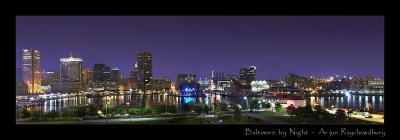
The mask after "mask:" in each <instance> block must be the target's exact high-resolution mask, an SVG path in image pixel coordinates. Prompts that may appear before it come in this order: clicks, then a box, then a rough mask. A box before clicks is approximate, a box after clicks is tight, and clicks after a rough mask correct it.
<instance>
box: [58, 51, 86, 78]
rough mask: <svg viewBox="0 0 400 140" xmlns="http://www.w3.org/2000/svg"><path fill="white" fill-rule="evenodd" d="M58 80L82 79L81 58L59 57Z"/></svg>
mask: <svg viewBox="0 0 400 140" xmlns="http://www.w3.org/2000/svg"><path fill="white" fill-rule="evenodd" d="M60 80H61V81H60V82H61V83H68V82H81V80H82V59H81V58H77V57H73V56H70V57H68V58H60Z"/></svg>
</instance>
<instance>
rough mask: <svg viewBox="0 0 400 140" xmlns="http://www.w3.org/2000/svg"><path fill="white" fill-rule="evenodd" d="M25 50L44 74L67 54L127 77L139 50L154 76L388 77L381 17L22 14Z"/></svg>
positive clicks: (19, 32)
mask: <svg viewBox="0 0 400 140" xmlns="http://www.w3.org/2000/svg"><path fill="white" fill-rule="evenodd" d="M16 45H17V46H16V65H17V67H21V57H22V56H21V52H22V49H24V48H35V49H38V50H39V51H40V52H41V65H42V69H44V70H46V71H57V70H59V58H60V57H68V56H69V52H70V50H71V51H72V52H73V53H74V54H77V55H78V56H79V57H81V58H82V59H83V61H84V62H83V65H84V67H90V68H91V69H92V68H93V64H95V63H104V64H106V65H109V66H111V67H118V68H119V69H120V70H121V72H122V74H123V75H124V77H125V76H127V75H128V73H129V71H130V70H131V68H132V66H133V65H134V64H135V61H136V51H142V50H151V51H152V52H153V77H161V76H166V77H170V78H171V80H173V81H176V76H177V75H178V74H180V73H194V74H197V77H198V78H200V77H207V78H210V77H211V70H215V71H217V72H224V74H225V75H227V74H236V75H238V74H239V68H240V67H242V66H251V65H254V66H257V79H281V78H282V77H283V76H284V75H286V74H287V73H290V72H291V73H296V74H300V75H304V76H309V75H318V76H334V75H336V74H338V75H356V76H365V75H373V76H379V77H383V74H384V17H383V16H325V17H324V16H17V17H16Z"/></svg>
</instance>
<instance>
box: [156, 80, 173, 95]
mask: <svg viewBox="0 0 400 140" xmlns="http://www.w3.org/2000/svg"><path fill="white" fill-rule="evenodd" d="M151 86H152V90H153V92H152V93H166V92H170V91H171V80H170V79H169V78H167V77H162V78H153V79H152V80H151Z"/></svg>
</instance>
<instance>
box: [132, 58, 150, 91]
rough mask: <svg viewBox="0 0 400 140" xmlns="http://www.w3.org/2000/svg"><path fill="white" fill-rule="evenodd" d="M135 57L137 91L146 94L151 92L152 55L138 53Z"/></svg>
mask: <svg viewBox="0 0 400 140" xmlns="http://www.w3.org/2000/svg"><path fill="white" fill-rule="evenodd" d="M136 56H137V59H136V60H137V68H138V69H137V70H138V71H137V80H138V85H139V89H140V90H142V91H143V92H144V93H147V92H148V91H150V90H151V79H152V78H153V70H152V69H153V68H152V53H151V52H150V51H138V52H136Z"/></svg>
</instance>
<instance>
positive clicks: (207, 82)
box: [199, 78, 211, 91]
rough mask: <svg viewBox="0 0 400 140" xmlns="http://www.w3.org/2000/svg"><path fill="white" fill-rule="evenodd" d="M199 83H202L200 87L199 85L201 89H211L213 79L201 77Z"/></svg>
mask: <svg viewBox="0 0 400 140" xmlns="http://www.w3.org/2000/svg"><path fill="white" fill-rule="evenodd" d="M199 85H200V87H199V90H200V91H209V90H211V79H207V78H204V79H202V78H200V79H199Z"/></svg>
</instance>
